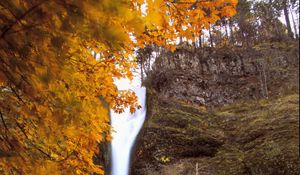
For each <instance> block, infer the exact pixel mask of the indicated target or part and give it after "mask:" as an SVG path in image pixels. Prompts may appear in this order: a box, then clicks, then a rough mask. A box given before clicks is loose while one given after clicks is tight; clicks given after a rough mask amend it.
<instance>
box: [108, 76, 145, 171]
mask: <svg viewBox="0 0 300 175" xmlns="http://www.w3.org/2000/svg"><path fill="white" fill-rule="evenodd" d="M116 84H117V86H118V88H119V89H131V90H133V91H134V92H135V94H136V96H137V97H138V103H139V104H140V105H141V107H142V108H141V109H138V110H136V112H135V113H133V114H131V113H130V111H129V109H126V110H125V112H123V113H121V114H118V113H115V112H113V111H111V125H112V127H113V129H114V131H115V132H113V133H112V136H113V140H112V142H111V145H112V151H111V152H112V155H111V159H112V162H111V163H112V164H111V175H128V174H129V165H130V154H131V150H132V147H133V145H134V141H135V139H136V136H137V135H138V133H139V131H140V129H141V127H142V125H143V123H144V120H145V117H146V88H145V87H141V86H140V85H137V86H135V85H133V83H129V81H127V80H123V81H117V83H116Z"/></svg>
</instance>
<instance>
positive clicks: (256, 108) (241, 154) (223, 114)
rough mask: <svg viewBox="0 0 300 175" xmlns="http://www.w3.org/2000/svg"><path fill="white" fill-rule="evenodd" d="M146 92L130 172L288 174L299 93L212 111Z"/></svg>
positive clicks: (292, 169)
mask: <svg viewBox="0 0 300 175" xmlns="http://www.w3.org/2000/svg"><path fill="white" fill-rule="evenodd" d="M150 97H151V98H149V103H148V104H151V106H150V107H149V110H150V111H151V113H150V118H149V119H148V121H147V122H146V125H145V127H144V130H143V132H142V134H141V137H140V138H141V140H140V141H139V143H138V145H140V146H139V147H138V148H137V154H136V156H135V160H134V162H133V171H132V174H139V175H142V174H149V175H150V174H151V175H155V174H164V175H176V174H184V175H188V174H193V175H194V174H195V172H196V169H197V168H196V166H197V164H198V172H199V174H201V175H202V174H207V175H210V174H212V175H213V174H220V175H223V174H224V175H234V174H237V175H239V174H249V175H268V174H274V175H275V174H276V175H280V174H282V175H285V174H289V175H293V174H298V172H300V169H299V167H300V166H299V165H300V161H299V147H298V144H299V95H297V94H290V95H284V96H281V97H277V98H276V99H269V100H266V99H265V100H260V101H247V102H246V101H244V102H239V103H235V104H232V105H228V106H225V107H222V108H219V109H214V111H206V110H205V109H204V108H201V107H200V108H199V107H193V106H189V105H187V104H184V103H180V102H175V101H172V100H171V101H170V99H168V100H169V101H164V100H162V99H159V100H158V99H155V95H153V94H152V95H151V96H150Z"/></svg>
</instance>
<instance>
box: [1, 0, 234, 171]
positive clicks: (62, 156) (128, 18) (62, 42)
mask: <svg viewBox="0 0 300 175" xmlns="http://www.w3.org/2000/svg"><path fill="white" fill-rule="evenodd" d="M145 4H146V5H145ZM236 4H237V0H211V1H209V0H207V1H203V0H199V1H198V0H185V1H179V0H173V1H167V0H154V1H153V0H146V1H144V0H137V1H130V0H122V1H119V0H3V1H1V2H0V29H1V31H0V48H1V49H0V55H1V56H0V140H1V141H0V174H4V175H5V174H36V175H46V174H49V175H53V174H90V173H92V172H96V173H99V174H103V173H104V172H103V170H102V168H101V167H100V166H98V165H95V164H94V163H93V160H92V157H93V155H94V154H97V153H99V149H98V143H99V142H103V141H106V140H109V139H110V130H111V128H110V125H109V114H108V109H109V108H112V109H114V110H115V111H117V112H122V111H123V110H124V108H126V107H130V109H131V111H134V110H135V108H137V107H138V104H137V101H136V96H135V95H134V93H133V92H131V91H118V89H117V87H116V86H115V84H114V83H113V82H114V81H113V80H114V78H122V77H124V78H129V79H131V78H132V73H131V69H132V68H133V67H134V66H135V62H134V59H133V55H134V49H135V48H142V47H144V46H145V45H147V44H149V43H155V44H157V45H160V46H165V47H167V48H170V49H175V41H176V38H177V37H178V36H184V37H186V38H188V39H191V40H193V38H194V37H195V36H197V35H200V31H201V30H200V29H201V28H204V27H208V26H209V24H211V23H214V22H216V21H217V20H219V19H220V17H221V16H225V17H230V16H232V15H234V13H235V10H234V8H235V6H236ZM92 51H94V52H96V53H99V54H100V58H99V59H97V60H96V59H95V58H94V57H93V55H92V54H91V52H92Z"/></svg>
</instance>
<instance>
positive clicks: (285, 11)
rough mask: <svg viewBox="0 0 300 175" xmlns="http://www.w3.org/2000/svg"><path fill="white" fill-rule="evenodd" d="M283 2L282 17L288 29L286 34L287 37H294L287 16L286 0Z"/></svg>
mask: <svg viewBox="0 0 300 175" xmlns="http://www.w3.org/2000/svg"><path fill="white" fill-rule="evenodd" d="M283 3H284V4H283V12H284V17H285V22H286V27H287V30H288V35H289V37H291V38H294V36H293V32H292V28H291V23H290V18H289V10H288V1H287V0H284V2H283Z"/></svg>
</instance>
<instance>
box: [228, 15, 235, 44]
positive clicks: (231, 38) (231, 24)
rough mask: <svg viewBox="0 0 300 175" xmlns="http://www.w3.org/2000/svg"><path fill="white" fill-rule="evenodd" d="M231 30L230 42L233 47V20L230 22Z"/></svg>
mask: <svg viewBox="0 0 300 175" xmlns="http://www.w3.org/2000/svg"><path fill="white" fill-rule="evenodd" d="M229 30H230V42H231V44H232V45H234V35H233V22H232V20H231V19H230V20H229Z"/></svg>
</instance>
